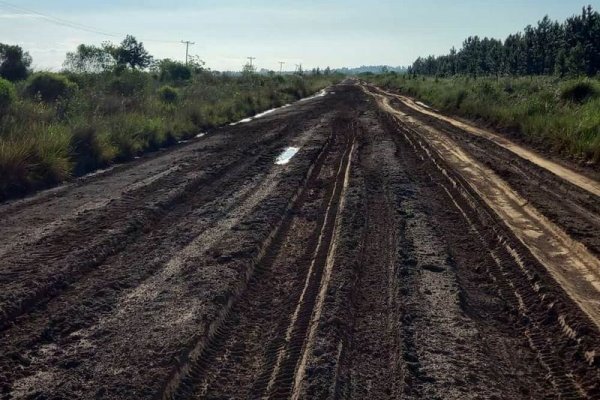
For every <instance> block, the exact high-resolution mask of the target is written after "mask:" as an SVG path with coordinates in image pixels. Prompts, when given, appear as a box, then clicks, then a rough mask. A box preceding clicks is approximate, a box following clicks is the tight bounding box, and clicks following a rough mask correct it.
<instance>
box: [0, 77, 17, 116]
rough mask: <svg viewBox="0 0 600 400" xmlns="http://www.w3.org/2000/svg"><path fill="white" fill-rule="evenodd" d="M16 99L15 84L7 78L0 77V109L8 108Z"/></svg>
mask: <svg viewBox="0 0 600 400" xmlns="http://www.w3.org/2000/svg"><path fill="white" fill-rule="evenodd" d="M14 101H15V87H14V85H13V84H12V83H10V82H9V81H7V80H6V79H2V78H0V111H2V110H5V109H7V108H8V107H9V106H10V105H11V104H12V103H13V102H14Z"/></svg>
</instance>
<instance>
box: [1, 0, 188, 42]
mask: <svg viewBox="0 0 600 400" xmlns="http://www.w3.org/2000/svg"><path fill="white" fill-rule="evenodd" d="M0 4H1V5H4V6H5V7H8V8H10V9H12V10H15V11H18V12H21V13H28V14H33V15H37V16H39V17H41V18H43V19H44V20H46V21H48V22H50V23H53V24H56V25H60V26H65V27H67V28H71V29H77V30H80V31H85V32H90V33H95V34H98V35H102V36H110V37H123V36H125V35H126V34H123V33H116V32H106V31H103V30H101V29H98V28H95V27H92V26H89V25H83V24H80V23H77V22H73V21H69V20H66V19H63V18H58V17H54V16H52V15H48V14H44V13H41V12H39V11H35V10H32V9H29V8H25V7H21V6H16V5H14V4H11V3H7V2H6V1H2V0H0ZM143 41H144V42H159V43H177V42H175V41H172V40H153V39H145V40H143Z"/></svg>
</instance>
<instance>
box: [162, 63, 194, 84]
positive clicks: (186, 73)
mask: <svg viewBox="0 0 600 400" xmlns="http://www.w3.org/2000/svg"><path fill="white" fill-rule="evenodd" d="M159 69H160V80H161V81H187V80H189V79H190V78H191V77H192V69H191V68H190V67H188V66H187V65H185V64H183V63H180V62H175V61H171V60H164V61H163V62H162V63H161V64H160V66H159Z"/></svg>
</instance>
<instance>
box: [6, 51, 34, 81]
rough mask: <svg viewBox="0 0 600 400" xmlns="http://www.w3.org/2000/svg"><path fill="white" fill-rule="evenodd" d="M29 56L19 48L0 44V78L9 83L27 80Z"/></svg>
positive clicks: (29, 63)
mask: <svg viewBox="0 0 600 400" xmlns="http://www.w3.org/2000/svg"><path fill="white" fill-rule="evenodd" d="M30 65H31V56H30V55H29V53H27V52H24V51H23V49H22V48H21V47H20V46H16V45H15V46H13V45H8V44H3V43H0V77H2V78H4V79H7V80H9V81H19V80H23V79H25V78H27V75H28V74H29V66H30Z"/></svg>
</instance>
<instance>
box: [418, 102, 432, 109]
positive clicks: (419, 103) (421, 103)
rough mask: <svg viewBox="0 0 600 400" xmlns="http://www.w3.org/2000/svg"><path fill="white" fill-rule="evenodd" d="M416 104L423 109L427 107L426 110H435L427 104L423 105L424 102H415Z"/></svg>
mask: <svg viewBox="0 0 600 400" xmlns="http://www.w3.org/2000/svg"><path fill="white" fill-rule="evenodd" d="M415 103H416V104H418V105H420V106H421V107H425V108H429V109H430V110H433V108H431V107H429V106H428V105H427V104H425V103H423V102H422V101H415Z"/></svg>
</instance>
